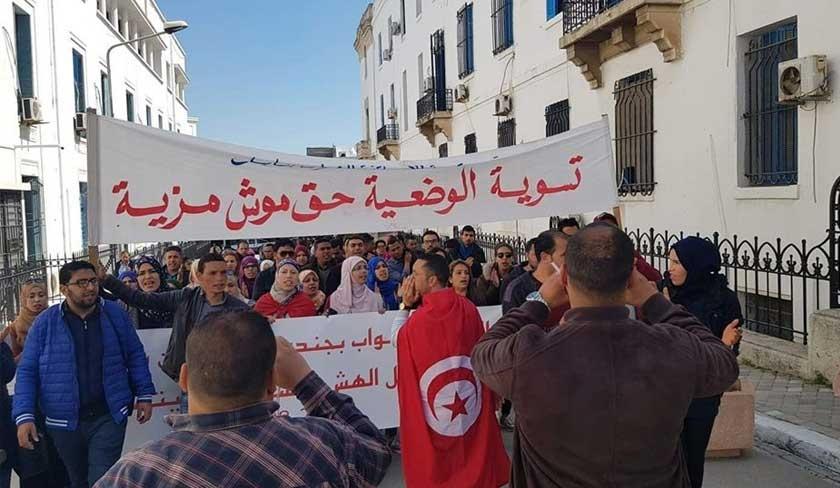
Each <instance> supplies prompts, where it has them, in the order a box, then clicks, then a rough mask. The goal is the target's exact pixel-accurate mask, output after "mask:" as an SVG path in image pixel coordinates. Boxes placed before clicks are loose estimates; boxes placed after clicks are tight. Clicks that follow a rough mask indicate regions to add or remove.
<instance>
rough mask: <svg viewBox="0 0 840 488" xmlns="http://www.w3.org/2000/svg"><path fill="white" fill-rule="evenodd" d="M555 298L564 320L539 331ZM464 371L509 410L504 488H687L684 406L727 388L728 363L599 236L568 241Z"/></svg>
mask: <svg viewBox="0 0 840 488" xmlns="http://www.w3.org/2000/svg"><path fill="white" fill-rule="evenodd" d="M567 296H568V300H569V301H570V302H571V307H572V309H571V310H570V311H569V312H567V313H566V315H565V316H564V318H563V321H562V322H561V323H560V325H558V326H557V327H555V328H553V329H551V330H549V331H546V330H544V329H543V327H542V326H541V325H538V324H542V323H543V322H544V321H545V318H546V317H547V316H548V314H549V313H550V311H551V308H552V307H554V306H557V305H558V304H561V303H563V302H564V301H565V300H566V299H567ZM625 304H630V305H634V306H635V307H636V308H637V309H640V310H641V314H642V316H644V317H645V321H644V322H642V321H639V320H634V319H632V318H630V316H629V308H628V307H627V306H625ZM472 365H473V368H474V369H475V372H476V375H477V376H478V378H479V379H480V380H481V381H482V382H484V384H486V385H487V386H488V387H490V388H491V389H492V390H494V391H495V392H496V393H498V394H499V395H501V396H503V397H505V398H510V399H511V400H513V403H514V405H516V407H517V415H516V426H517V430H516V434H515V438H514V453H513V473H512V476H511V486H513V487H551V486H557V487H592V488H596V487H597V488H602V487H621V488H626V487H637V486H639V487H640V486H644V487H651V488H654V487H662V488H666V487H667V488H671V487H675V488H687V487H690V484H689V480H688V476H687V474H686V471H685V464H684V462H683V459H682V453H681V451H680V431H681V430H682V426H683V419H685V415H686V412H687V411H688V406H689V404H690V403H691V400H692V398H697V397H709V396H713V395H718V394H721V393H723V392H724V391H725V390H726V389H727V388H729V386H731V385H732V384H733V383H734V382H735V380H736V379H737V378H738V363H737V361H736V359H735V356H734V355H733V354H732V351H730V350H729V348H727V347H726V346H724V345H723V343H722V342H721V341H720V340H718V339H717V338H716V337H715V336H714V335H713V334H712V333H711V332H710V331H709V329H707V328H706V327H704V326H703V324H701V323H700V322H699V321H698V320H697V319H696V318H694V317H693V316H692V315H691V314H689V313H688V312H686V311H685V309H683V308H682V307H679V306H675V305H672V304H671V302H669V301H668V300H667V299H666V298H665V297H664V296H662V295H661V294H659V293H658V292H657V290H656V287H655V286H654V285H653V284H651V283H650V282H648V281H647V279H645V278H644V277H643V276H642V275H641V274H640V273H639V272H638V271H637V270H635V269H634V267H633V244H632V243H631V242H630V239H629V238H628V237H627V236H626V235H625V234H624V233H623V232H621V231H620V230H619V229H618V228H615V227H611V226H607V225H604V224H595V225H591V226H589V227H587V228H585V229H584V230H582V231H580V232H579V233H578V234H576V235H575V236H574V237H572V238H571V239H570V240H569V245H568V249H567V251H566V263H565V266H564V267H563V268H562V269H561V271H560V273H556V274H555V275H553V276H552V277H550V278H549V279H547V280H546V281H545V283H543V285H542V287H541V288H540V290H539V292H535V293H534V294H532V295H531V296H529V298H528V301H527V302H526V303H525V304H524V305H523V306H522V307H519V308H515V309H513V310H511V311H509V312H508V313H507V314H505V316H504V317H502V319H500V320H499V321H498V322H497V323H496V325H495V326H493V327H492V328H491V329H490V330H489V331H488V332H487V333H486V334H485V335H484V337H483V338H482V339H481V340H480V341H479V343H478V344H477V345H476V346H475V349H473V353H472Z"/></svg>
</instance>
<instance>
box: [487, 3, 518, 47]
mask: <svg viewBox="0 0 840 488" xmlns="http://www.w3.org/2000/svg"><path fill="white" fill-rule="evenodd" d="M491 20H492V23H493V54H499V53H500V52H502V51H504V50H505V49H507V48H509V47H511V46H512V45H513V0H493V14H492V16H491Z"/></svg>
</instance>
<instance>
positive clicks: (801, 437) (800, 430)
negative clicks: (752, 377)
mask: <svg viewBox="0 0 840 488" xmlns="http://www.w3.org/2000/svg"><path fill="white" fill-rule="evenodd" d="M755 438H756V440H758V441H759V442H763V443H765V444H771V445H773V446H776V447H778V448H779V449H782V450H784V451H787V452H790V453H791V454H794V455H795V456H798V457H800V458H802V459H804V460H806V461H808V462H810V463H812V464H814V465H816V466H819V467H820V468H823V469H825V470H827V471H830V472H831V473H833V474H834V475H837V476H840V440H837V439H832V438H831V437H828V436H826V435H823V434H820V433H819V432H814V431H813V430H809V429H807V428H805V427H802V426H799V425H796V424H792V423H790V422H785V421H783V420H778V419H774V418H772V417H768V416H766V415H762V414H760V413H756V414H755Z"/></svg>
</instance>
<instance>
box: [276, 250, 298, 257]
mask: <svg viewBox="0 0 840 488" xmlns="http://www.w3.org/2000/svg"><path fill="white" fill-rule="evenodd" d="M276 254H279V255H280V257H281V258H290V257H292V256H294V255H295V252H294V251H277V252H276Z"/></svg>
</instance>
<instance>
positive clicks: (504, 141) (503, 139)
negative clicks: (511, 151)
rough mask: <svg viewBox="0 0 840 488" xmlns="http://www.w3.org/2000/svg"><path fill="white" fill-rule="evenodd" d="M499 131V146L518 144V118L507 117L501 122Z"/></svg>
mask: <svg viewBox="0 0 840 488" xmlns="http://www.w3.org/2000/svg"><path fill="white" fill-rule="evenodd" d="M497 132H498V135H499V147H508V146H514V145H516V119H507V120H505V121H503V122H499V126H498V128H497Z"/></svg>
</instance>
